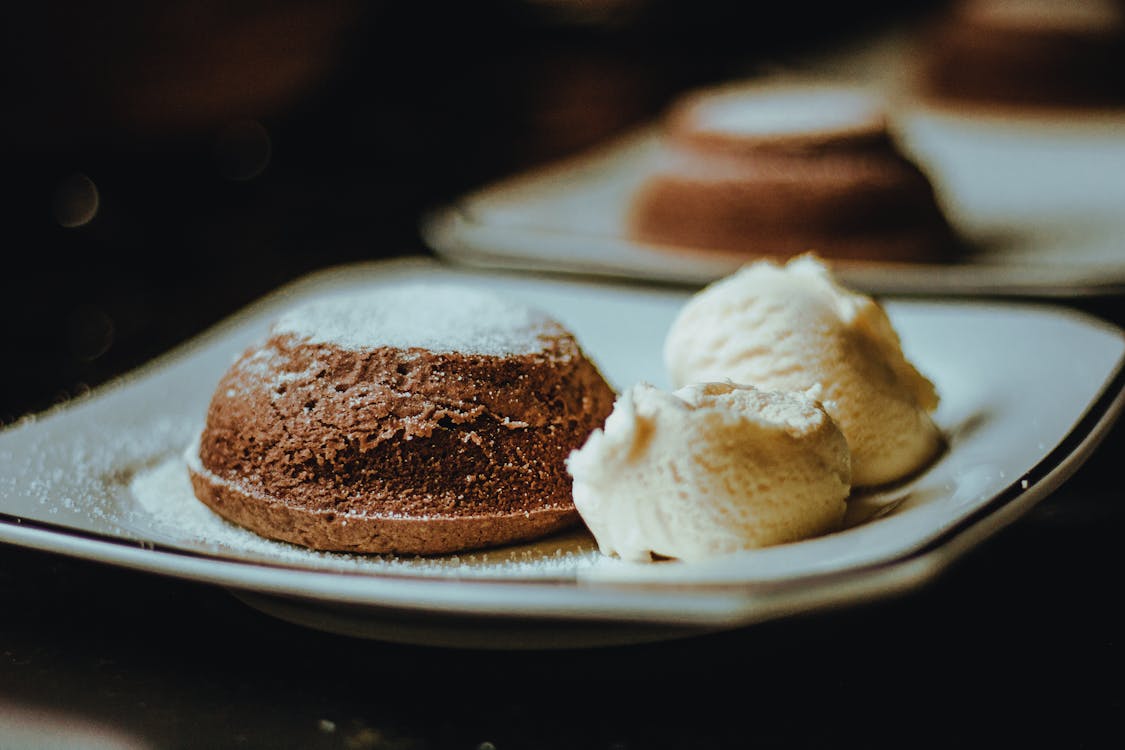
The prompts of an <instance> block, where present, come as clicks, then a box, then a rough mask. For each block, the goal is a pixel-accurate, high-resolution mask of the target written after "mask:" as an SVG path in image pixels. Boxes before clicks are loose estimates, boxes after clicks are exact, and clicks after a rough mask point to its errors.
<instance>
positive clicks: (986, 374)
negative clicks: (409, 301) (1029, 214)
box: [0, 259, 1125, 647]
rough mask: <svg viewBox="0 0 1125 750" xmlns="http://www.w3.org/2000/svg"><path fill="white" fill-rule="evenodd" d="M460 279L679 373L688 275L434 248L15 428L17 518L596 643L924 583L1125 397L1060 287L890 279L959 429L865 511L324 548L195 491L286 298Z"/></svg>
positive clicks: (269, 590) (9, 443) (916, 349)
mask: <svg viewBox="0 0 1125 750" xmlns="http://www.w3.org/2000/svg"><path fill="white" fill-rule="evenodd" d="M427 279H435V280H436V279H441V280H454V281H461V282H463V283H466V284H474V285H483V286H487V287H491V288H494V289H497V290H499V291H501V292H503V293H504V294H509V295H511V296H513V297H515V298H519V299H521V300H525V301H527V302H530V303H532V304H536V305H538V306H540V307H542V308H544V309H545V310H547V311H548V312H550V313H552V314H554V315H555V316H556V317H557V318H558V319H559V320H560V321H561V322H563V323H564V324H565V325H567V326H568V327H569V328H570V329H571V330H572V331H573V332H574V333H575V335H576V336H577V337H578V340H579V341H580V342H581V344H582V345H583V347H584V348H585V350H586V351H587V353H588V354H589V355H590V357H591V358H592V359H593V360H594V361H595V362H596V363H597V364H598V365H599V367H600V368H601V369H602V371H603V373H604V374H605V375H606V377H607V379H608V380H609V381H610V382H611V384H612V385H614V386H615V387H616V388H618V389H622V388H624V387H626V386H628V385H629V384H631V383H633V382H636V381H638V380H647V381H649V382H652V383H654V384H656V385H660V386H665V387H667V385H668V383H667V378H666V376H665V374H664V372H663V368H662V364H661V358H660V350H661V345H662V343H663V338H664V333H665V331H666V329H667V327H668V325H669V324H670V322H671V320H672V318H673V316H674V315H675V314H676V312H677V311H678V310H679V308H680V306H681V305H682V304H683V303H684V301H685V300H686V299H687V293H686V292H684V291H679V290H670V289H664V288H647V287H639V286H635V285H631V286H622V285H615V284H610V283H592V282H588V281H578V280H574V279H557V278H554V279H552V278H540V277H535V276H527V275H515V274H507V275H505V274H498V273H486V272H473V271H465V270H458V269H453V268H450V267H448V266H445V265H443V264H440V263H437V262H433V261H430V260H427V259H402V260H394V261H384V262H373V263H369V264H358V265H353V266H347V267H342V268H336V269H330V270H326V271H322V272H319V273H316V274H313V275H311V276H308V277H306V278H304V279H301V280H299V281H297V282H295V283H293V284H291V285H289V286H287V287H285V288H284V289H282V290H279V291H278V292H276V293H274V294H272V295H269V296H268V297H267V298H265V299H263V300H262V301H260V302H259V303H257V304H255V305H253V306H251V307H250V308H248V309H246V310H244V311H242V312H241V313H239V314H238V315H236V316H234V317H233V318H231V319H230V320H229V321H227V322H226V323H224V324H222V325H220V326H218V327H216V328H215V329H213V330H212V331H210V332H209V333H207V334H205V335H203V336H201V337H199V338H198V339H196V340H195V341H193V342H191V343H189V344H187V345H185V346H183V347H181V348H179V349H178V350H176V351H175V352H173V353H171V354H169V355H167V356H165V357H163V358H161V359H159V360H157V361H155V362H153V363H151V364H150V365H148V366H146V367H144V368H142V369H141V370H139V371H137V372H135V373H133V374H131V375H129V376H127V377H124V378H122V379H121V380H119V381H117V382H115V383H112V384H109V385H107V386H105V387H103V388H100V389H97V390H95V391H94V392H93V393H92V394H90V395H89V396H88V397H86V398H83V399H81V400H79V401H76V402H72V403H70V404H68V405H65V406H63V407H60V408H58V409H56V410H54V411H52V412H48V413H46V414H42V415H39V416H38V417H36V418H34V419H30V420H27V421H25V422H23V423H21V424H18V425H15V426H13V427H10V428H8V429H6V430H5V431H3V432H0V466H3V472H2V474H0V541H3V542H8V543H12V544H19V545H25V546H28V547H34V548H38V549H43V550H49V551H52V552H56V553H60V554H65V555H72V556H76V557H82V558H87V559H91V560H97V561H101V562H105V563H110V564H115V565H122V566H127V567H131V568H137V569H141V570H145V571H149V572H152V573H156V574H162V575H168V576H175V577H178V578H184V579H190V580H194V581H202V582H207V583H211V584H216V585H221V586H224V587H227V588H229V589H231V590H232V591H234V592H235V593H236V594H237V595H238V596H240V597H242V598H243V599H245V600H246V601H248V602H250V603H252V604H253V605H254V606H258V607H260V608H262V609H264V610H266V611H269V612H271V613H273V614H275V615H278V616H281V617H284V618H287V619H290V620H293V621H296V622H301V623H303V624H306V625H311V626H314V627H320V628H324V629H329V630H334V631H338V632H344V633H350V634H354V635H362V636H370V637H378V638H384V639H391V640H401V641H411V642H424V643H441V644H450V645H460V646H473V645H505V646H508V647H517V646H537V647H541V646H575V645H586V644H604V643H611V642H622V641H636V640H644V639H651V638H664V637H670V636H673V635H677V634H683V633H691V632H700V631H704V630H711V629H722V628H731V627H738V626H742V625H747V624H750V623H753V622H757V621H761V620H765V619H770V618H774V617H779V616H782V615H785V614H789V613H794V612H800V611H805V610H812V609H816V608H818V607H823V606H828V605H835V604H841V603H847V602H858V601H862V600H865V599H870V598H874V597H878V596H882V595H886V594H890V593H893V592H896V591H901V590H903V589H905V588H910V587H914V586H918V585H920V584H922V583H923V582H925V581H927V580H929V579H930V578H932V577H933V576H935V575H937V574H938V573H939V572H940V571H941V570H942V569H943V568H944V567H945V566H946V565H947V564H948V563H949V562H951V561H952V560H954V559H955V558H957V557H958V556H959V555H961V554H962V553H963V552H965V551H966V550H967V549H969V548H970V547H972V546H973V545H975V544H977V543H979V542H980V541H982V540H984V539H985V538H986V537H987V536H988V535H989V534H990V533H992V532H993V531H995V530H997V529H999V528H1001V527H1002V526H1003V525H1005V524H1007V523H1009V522H1011V521H1012V520H1013V519H1015V518H1016V517H1018V515H1019V514H1020V513H1022V512H1023V511H1025V510H1026V509H1027V508H1029V507H1030V506H1031V505H1032V504H1033V503H1035V502H1037V501H1038V500H1040V499H1042V498H1043V497H1045V496H1046V495H1047V494H1048V493H1050V492H1051V491H1052V490H1054V489H1055V488H1056V487H1058V486H1059V484H1060V483H1061V482H1063V481H1064V480H1065V479H1066V478H1067V477H1068V476H1070V474H1071V473H1072V472H1073V471H1074V470H1075V469H1076V468H1077V467H1078V465H1080V464H1081V462H1082V461H1083V460H1084V459H1085V458H1086V457H1087V456H1088V455H1089V453H1090V451H1091V450H1092V449H1093V448H1094V446H1095V445H1096V444H1097V442H1098V441H1099V440H1100V438H1101V437H1102V436H1103V435H1104V434H1105V433H1106V432H1107V430H1108V429H1109V427H1110V425H1111V424H1112V422H1113V421H1114V420H1115V419H1116V418H1117V415H1118V413H1119V412H1120V410H1121V408H1122V403H1123V399H1125V397H1123V395H1122V392H1123V384H1125V375H1122V371H1121V367H1122V358H1123V354H1125V338H1123V336H1122V332H1121V331H1120V330H1119V329H1117V328H1116V327H1113V326H1110V325H1108V324H1106V323H1103V322H1100V321H1097V320H1095V319H1093V318H1090V317H1087V316H1084V315H1080V314H1076V313H1073V312H1069V311H1065V310H1062V309H1056V308H1053V307H1047V306H1035V305H1029V304H1022V303H1015V302H1010V303H985V302H970V301H955V302H927V301H920V300H887V301H886V305H887V310H888V313H889V314H890V316H891V318H892V320H893V322H894V323H895V325H896V327H897V329H898V330H899V333H900V334H901V336H902V339H903V344H904V347H905V349H906V351H907V354H908V356H909V357H911V359H912V360H913V361H914V362H915V363H916V365H917V366H918V367H919V368H920V369H921V370H922V371H923V372H924V373H926V374H927V375H928V376H929V377H930V378H931V379H932V380H933V381H934V382H935V384H936V385H937V388H938V390H939V393H940V395H941V398H942V401H941V405H940V407H939V409H938V412H937V414H936V418H937V421H938V423H939V425H940V426H941V427H942V429H943V430H944V431H945V432H946V434H947V435H948V437H949V440H950V448H949V450H948V452H947V453H946V454H945V455H944V456H942V457H941V459H940V460H939V461H937V462H936V463H935V464H934V465H932V466H931V467H930V468H929V469H928V470H927V471H926V472H924V473H923V474H922V475H921V476H919V477H917V478H915V479H914V480H912V481H911V482H910V483H909V484H906V485H903V486H900V487H896V488H893V489H889V490H886V491H884V492H880V493H875V494H869V495H856V496H854V497H853V498H852V499H851V501H850V503H851V509H850V511H849V518H848V523H847V528H845V529H843V530H841V531H839V532H837V533H834V534H830V535H827V536H824V537H820V538H817V539H811V540H808V541H804V542H799V543H795V544H788V545H782V546H778V547H773V548H768V549H764V550H759V551H754V552H744V553H740V554H735V555H730V556H726V557H721V558H716V559H714V560H711V561H708V562H705V563H693V564H687V563H681V562H675V561H667V562H659V563H650V564H637V563H626V562H623V561H620V560H616V559H611V558H608V557H604V556H602V555H601V554H600V553H599V552H598V551H597V548H596V545H595V544H594V542H593V539H592V537H590V536H589V534H587V533H586V532H585V530H584V529H580V530H577V531H575V532H572V533H568V534H564V535H561V536H558V537H553V538H550V539H546V540H542V541H540V542H537V543H534V544H526V545H520V546H516V547H510V548H502V549H496V550H490V551H483V552H475V553H470V554H462V555H451V556H444V557H436V558H425V559H414V558H394V557H365V556H355V555H343V554H329V553H316V552H311V551H308V550H304V549H301V548H298V547H294V546H291V545H287V544H282V543H277V542H272V541H269V540H265V539H262V538H260V537H257V536H256V535H254V534H252V533H250V532H247V531H245V530H242V529H239V528H237V527H234V526H232V525H230V524H228V523H226V522H225V521H223V520H221V519H219V518H218V517H217V516H215V515H213V514H212V513H211V512H210V511H209V510H207V509H205V508H204V507H203V506H202V505H201V504H199V503H198V502H197V501H196V500H195V498H194V497H193V496H192V494H191V489H190V484H189V483H188V480H187V474H186V469H185V466H184V460H183V456H184V452H185V450H186V449H187V447H188V446H189V445H190V443H191V442H192V440H193V439H194V437H195V436H196V434H197V432H198V430H199V427H200V425H201V423H202V419H203V416H204V413H205V410H206V406H207V403H208V401H209V399H210V396H211V392H212V389H213V388H214V386H215V384H216V383H217V381H218V379H219V377H220V375H221V374H222V373H223V372H224V371H225V370H226V368H227V367H228V366H229V365H230V363H231V362H232V361H233V359H234V357H235V356H237V355H238V354H239V353H241V351H242V350H243V349H244V348H245V347H246V346H248V345H250V344H252V343H253V342H255V341H256V340H258V339H259V338H260V337H261V336H262V334H263V333H264V332H265V329H266V327H267V325H268V324H269V323H270V322H271V321H272V319H273V318H274V317H275V316H276V315H277V314H278V313H279V311H281V310H282V309H284V308H285V307H286V306H288V305H291V304H293V303H296V302H298V301H301V300H304V299H307V298H310V297H312V296H315V295H321V294H329V293H336V292H340V291H349V290H356V289H359V288H377V287H380V286H387V285H394V284H398V283H402V282H406V281H419V280H427Z"/></svg>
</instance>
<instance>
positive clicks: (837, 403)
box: [664, 254, 943, 486]
mask: <svg viewBox="0 0 1125 750" xmlns="http://www.w3.org/2000/svg"><path fill="white" fill-rule="evenodd" d="M664 362H665V365H666V367H667V369H668V372H669V374H670V376H671V378H672V381H673V383H674V384H675V385H677V386H681V385H684V384H687V383H693V382H701V381H710V380H724V379H729V380H732V381H734V382H736V383H745V384H749V385H753V386H756V387H758V388H761V389H766V390H780V391H799V392H806V391H809V390H810V389H814V393H815V394H816V396H817V398H819V399H820V400H821V401H822V402H823V403H824V406H825V408H826V409H827V411H828V413H829V414H830V415H831V416H832V418H833V419H834V420H835V421H836V423H837V424H838V425H839V427H840V429H841V430H842V431H843V433H844V436H845V437H846V438H847V441H848V445H849V447H850V449H851V452H852V483H853V484H854V485H857V486H870V485H879V484H885V483H888V482H892V481H895V480H898V479H902V478H903V477H905V476H907V475H909V474H911V473H913V472H915V471H917V470H919V469H921V468H922V467H923V466H924V465H926V464H927V463H928V462H930V461H932V460H933V459H934V457H935V456H936V455H937V454H938V452H939V451H940V450H941V447H942V445H943V440H942V435H941V433H940V431H939V429H938V428H937V426H936V425H935V424H934V422H933V419H932V418H931V413H932V412H933V410H934V409H936V407H937V405H938V395H937V391H936V389H935V388H934V385H933V383H932V382H930V380H928V379H927V378H926V377H925V376H923V375H922V374H921V373H920V372H919V371H918V370H917V369H916V368H915V367H914V365H913V364H911V362H909V361H908V360H907V358H906V356H905V354H904V353H903V349H902V344H901V341H900V339H899V336H898V333H897V332H896V331H895V329H894V327H893V326H892V324H891V321H890V319H889V318H888V317H887V314H886V311H885V310H884V309H883V307H882V305H880V304H879V303H878V302H877V301H875V300H874V299H872V298H871V297H868V296H865V295H862V294H858V293H855V292H853V291H851V290H848V289H845V288H844V287H843V286H841V285H840V284H838V283H837V282H836V280H835V279H834V278H833V277H832V275H831V272H830V271H829V269H828V268H827V267H826V266H825V265H824V264H823V263H821V262H820V260H819V259H818V258H816V257H815V256H813V255H808V254H806V255H802V256H798V257H797V258H794V259H792V260H790V261H789V262H788V263H786V264H784V265H782V264H779V263H775V262H772V261H759V262H756V263H752V264H749V265H747V266H744V267H743V268H742V269H740V270H739V271H737V272H736V273H734V274H732V275H731V276H728V277H726V278H724V279H721V280H719V281H717V282H715V283H713V284H711V285H710V286H708V287H707V288H705V289H703V290H701V291H700V292H699V293H697V294H696V295H695V296H694V297H692V299H690V300H689V301H688V303H687V304H686V305H685V306H684V307H683V308H682V309H681V311H680V313H679V315H678V316H677V318H676V319H675V320H674V321H673V324H672V326H671V327H670V328H669V331H668V334H667V337H666V339H665V342H664Z"/></svg>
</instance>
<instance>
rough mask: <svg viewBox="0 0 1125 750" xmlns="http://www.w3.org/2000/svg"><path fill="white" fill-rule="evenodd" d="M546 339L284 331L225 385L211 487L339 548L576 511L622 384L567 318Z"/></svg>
mask: <svg viewBox="0 0 1125 750" xmlns="http://www.w3.org/2000/svg"><path fill="white" fill-rule="evenodd" d="M537 340H538V344H537V346H536V347H534V350H533V351H521V352H514V353H507V354H493V353H474V352H468V353H466V352H455V351H449V352H441V351H438V352H435V351H431V350H429V349H427V348H424V347H399V346H379V347H372V348H352V347H347V346H340V345H337V344H334V343H331V342H320V341H309V340H307V339H305V338H302V337H300V336H295V335H293V334H291V333H286V332H275V333H274V334H273V335H272V336H270V338H269V339H268V340H267V341H266V342H265V344H264V345H262V346H260V347H258V348H255V349H252V350H250V351H248V352H247V353H246V354H244V355H243V356H242V358H241V359H239V360H238V361H237V362H236V363H235V364H234V365H233V366H232V367H231V369H230V370H229V371H228V372H227V373H226V374H225V375H224V376H223V378H222V380H221V381H220V383H219V384H218V387H217V388H216V390H215V394H214V397H213V399H212V401H211V404H210V407H209V410H208V413H207V419H206V424H205V427H204V429H203V432H202V434H201V436H200V444H199V451H198V456H197V457H196V458H197V460H193V461H192V462H191V464H192V465H190V466H189V469H190V473H191V479H192V484H193V486H194V488H195V492H196V495H197V497H198V498H199V499H200V500H201V501H202V502H204V503H206V504H207V505H208V506H210V507H211V508H212V509H213V510H215V511H216V512H217V513H219V514H220V515H222V516H224V517H225V518H227V519H228V520H230V521H233V522H234V523H237V524H239V525H241V526H244V527H246V528H249V529H251V530H253V531H255V532H257V533H259V534H261V535H263V536H266V537H270V538H274V539H280V540H284V541H288V542H292V543H295V544H300V545H303V546H306V547H311V548H314V549H323V550H340V551H354V552H373V553H398V554H436V553H445V552H454V551H459V550H468V549H475V548H481V547H488V546H494V545H499V544H505V543H510V542H517V541H524V540H530V539H534V538H537V537H541V536H544V535H546V534H549V533H552V532H554V531H558V530H561V529H565V528H567V527H570V526H573V525H576V524H577V523H579V521H580V519H579V517H578V515H577V512H576V511H575V509H574V505H573V502H572V500H571V489H570V480H569V476H568V475H567V473H566V470H565V464H564V461H565V458H566V456H567V455H568V454H569V452H570V451H571V450H572V449H574V448H577V447H579V446H580V445H581V444H582V443H583V442H584V441H585V439H586V437H587V436H588V435H589V433H590V432H591V431H592V430H593V429H594V428H595V427H599V426H601V424H602V422H603V421H604V420H605V417H606V416H608V414H609V412H610V411H611V409H612V405H613V399H614V396H615V394H614V393H613V391H612V389H611V388H610V386H609V385H608V384H607V383H606V381H605V380H604V378H603V377H602V375H601V374H600V373H599V372H598V370H597V368H596V367H595V366H594V365H593V364H592V363H591V361H590V360H589V359H588V358H587V357H586V356H585V355H584V353H583V352H582V351H581V349H580V347H579V345H578V343H577V342H576V341H575V339H574V337H573V336H572V335H571V334H570V333H569V332H567V331H565V330H564V329H563V328H562V327H561V326H558V325H557V324H556V325H552V326H546V327H544V328H543V329H542V330H541V331H540V332H539V333H538V334H537Z"/></svg>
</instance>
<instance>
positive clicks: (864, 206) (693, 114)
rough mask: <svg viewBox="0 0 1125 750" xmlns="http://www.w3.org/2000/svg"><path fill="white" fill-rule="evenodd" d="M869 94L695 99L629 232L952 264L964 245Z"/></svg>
mask: <svg viewBox="0 0 1125 750" xmlns="http://www.w3.org/2000/svg"><path fill="white" fill-rule="evenodd" d="M779 88H780V90H781V92H782V94H778V93H777V92H778V89H779ZM868 98H869V97H867V96H866V95H864V94H862V93H861V92H852V91H850V89H847V88H843V89H836V88H835V87H819V86H817V87H800V86H798V87H794V88H793V89H792V94H791V95H790V94H789V92H788V91H787V90H786V87H777V86H762V87H757V86H747V87H744V88H739V87H730V88H720V89H717V90H716V91H715V92H714V93H711V92H708V91H706V90H705V91H703V92H699V93H695V94H693V95H690V96H688V97H686V98H685V99H684V100H683V101H681V102H679V103H677V105H676V106H674V107H673V108H672V110H671V111H670V112H669V114H668V117H667V120H666V129H665V131H664V135H663V139H662V144H661V145H662V149H661V152H660V155H659V158H658V159H657V161H656V162H655V164H654V166H653V168H652V169H651V170H650V172H649V173H648V174H647V175H646V176H645V178H644V179H643V180H642V182H641V184H640V186H639V187H638V190H637V192H636V193H635V195H634V196H633V199H632V201H631V204H630V213H629V216H628V224H629V232H630V234H631V236H632V237H633V238H634V239H637V240H639V241H641V242H645V243H652V244H657V245H663V246H671V247H679V248H683V249H699V250H725V251H732V252H736V253H741V254H745V255H747V256H792V255H796V254H800V253H803V252H808V251H815V252H816V253H817V254H818V255H821V256H823V257H825V258H833V259H849V260H879V261H909V262H940V261H946V260H949V259H951V258H952V257H954V256H955V254H956V253H957V252H958V250H959V242H958V240H957V238H956V235H955V233H954V231H953V229H952V227H951V226H950V224H949V222H948V221H947V219H946V217H945V214H944V213H943V211H942V209H941V207H940V204H939V202H938V200H937V197H936V195H935V191H934V188H933V185H932V184H931V182H930V179H929V177H928V176H927V175H926V174H925V173H924V172H923V170H922V169H921V168H920V167H919V166H918V165H917V164H916V163H915V162H913V161H912V160H911V159H909V158H908V157H907V156H906V155H905V154H904V153H903V152H902V151H901V150H900V149H899V148H898V146H897V145H896V143H895V141H894V139H893V138H892V136H891V134H890V132H889V130H888V128H887V125H886V121H885V117H884V116H883V114H882V111H881V109H880V104H879V103H878V102H877V101H876V100H874V99H871V100H870V101H866V100H867V99H868ZM865 101H866V104H865ZM726 102H731V104H729V105H728V104H727V103H726ZM719 107H725V108H726V111H720V110H719ZM735 107H741V108H742V113H741V114H740V113H739V112H738V111H736V110H735ZM758 110H760V111H758ZM740 116H742V117H745V118H746V119H747V122H748V123H749V124H748V125H747V127H745V128H742V127H740V123H739V117H740Z"/></svg>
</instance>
